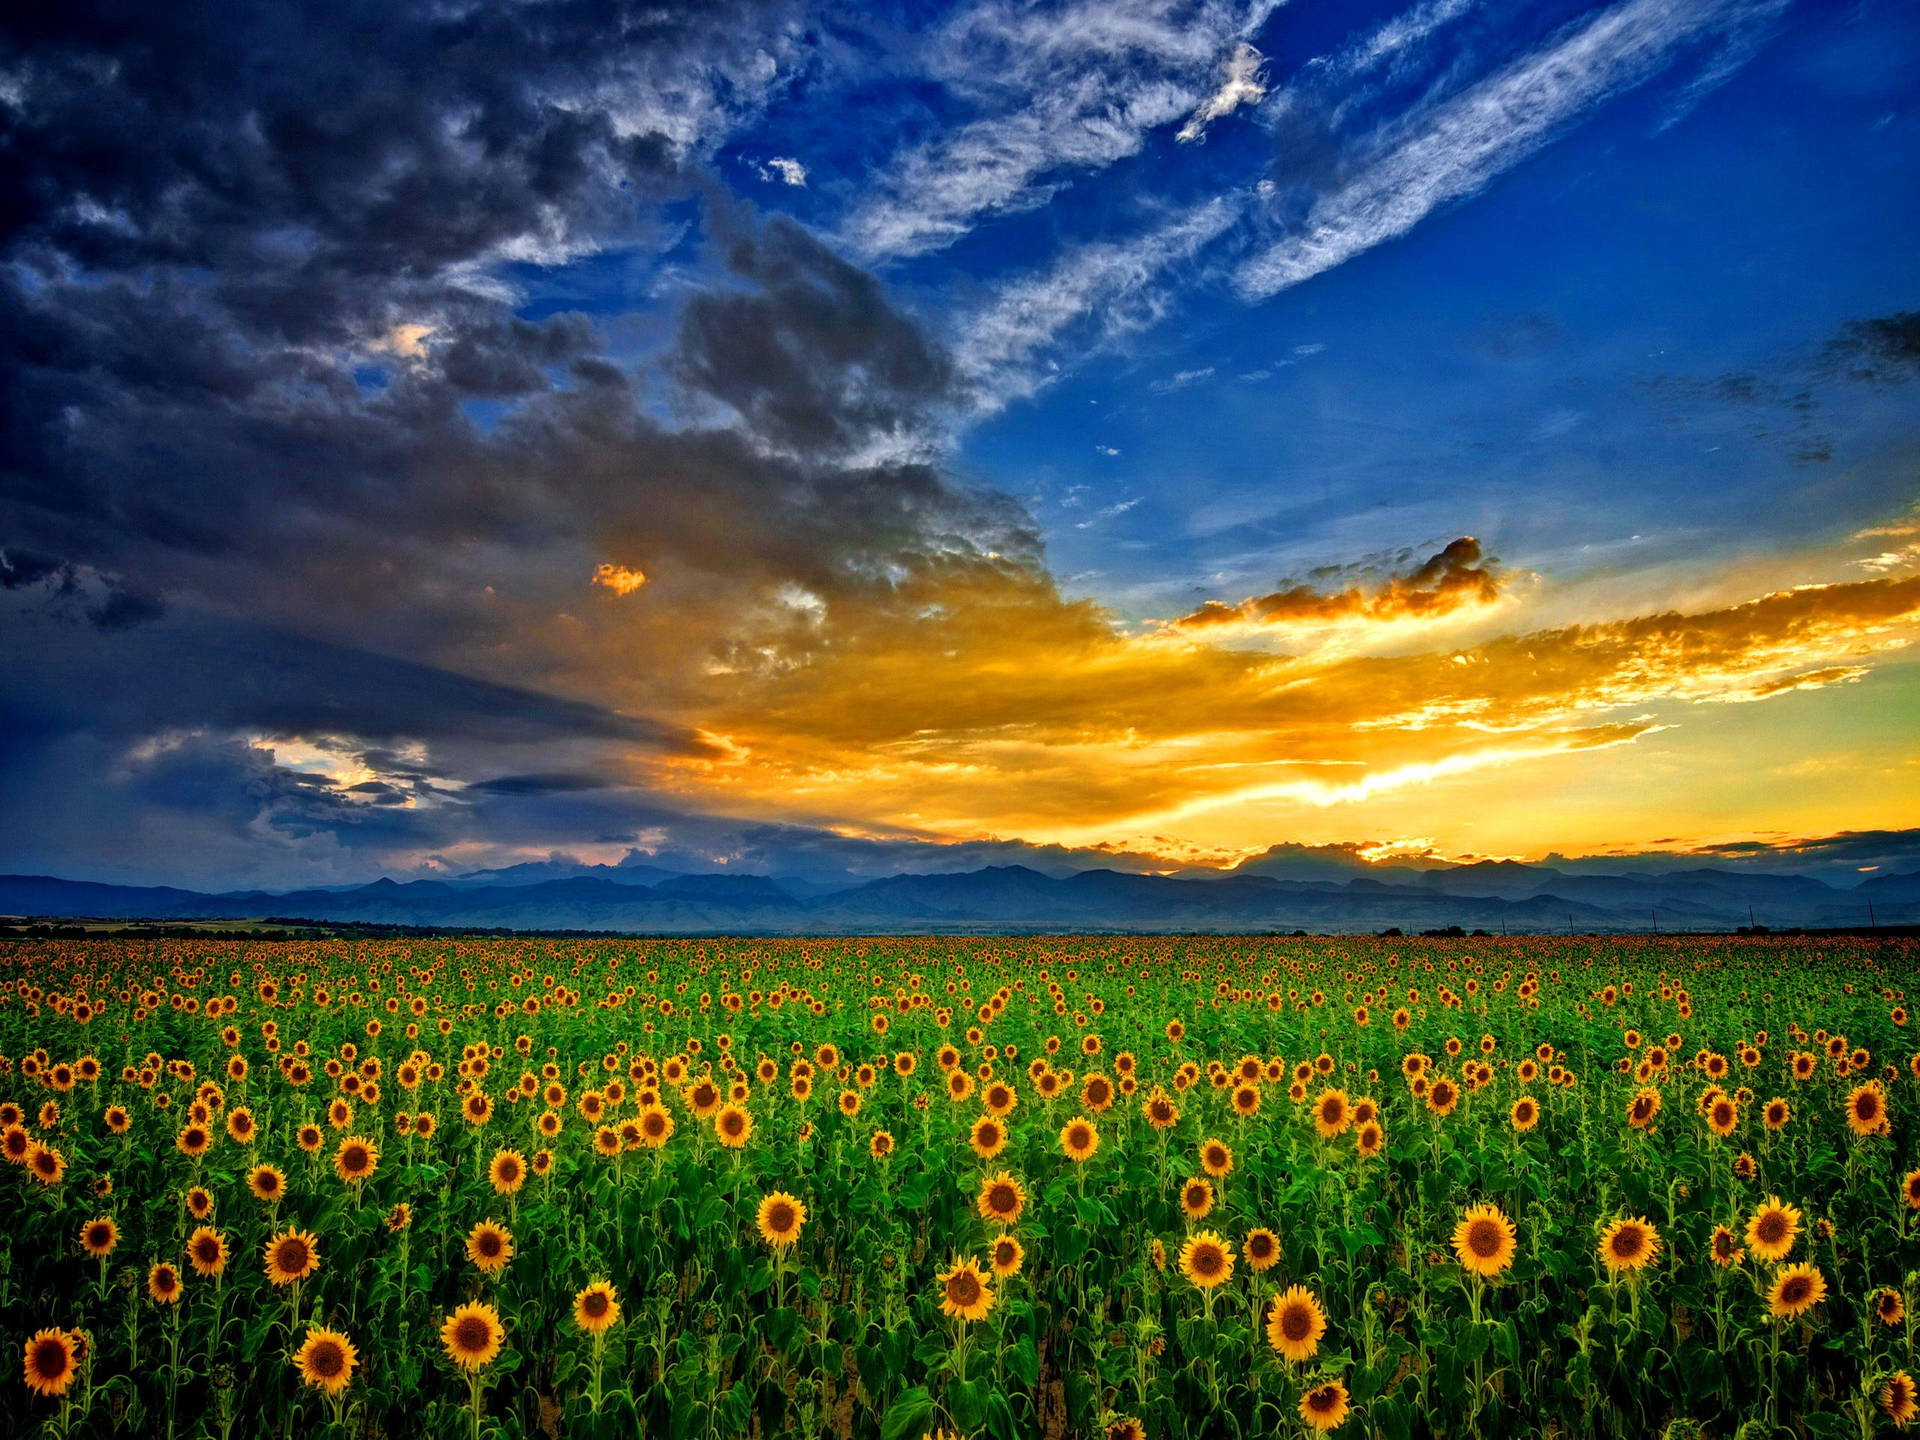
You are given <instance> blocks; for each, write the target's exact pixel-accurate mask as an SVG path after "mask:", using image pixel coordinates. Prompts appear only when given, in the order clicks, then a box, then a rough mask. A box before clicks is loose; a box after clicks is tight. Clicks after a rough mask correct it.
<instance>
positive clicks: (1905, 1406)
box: [28, 1330, 1920, 1430]
mask: <svg viewBox="0 0 1920 1440" xmlns="http://www.w3.org/2000/svg"><path fill="white" fill-rule="evenodd" d="M40 1333H41V1334H43V1335H44V1334H46V1333H47V1332H46V1331H44V1330H43V1331H41V1332H40ZM36 1338H37V1337H36ZM28 1343H29V1344H31V1343H32V1342H31V1341H29V1342H28ZM28 1383H29V1384H31V1383H32V1378H31V1377H29V1378H28ZM1879 1400H1880V1409H1881V1411H1882V1412H1883V1413H1884V1414H1885V1415H1886V1417H1887V1418H1888V1419H1889V1420H1891V1421H1893V1423H1894V1424H1895V1425H1897V1426H1899V1427H1900V1428H1901V1429H1902V1430H1904V1429H1906V1428H1907V1425H1908V1423H1909V1422H1910V1421H1911V1420H1912V1419H1913V1417H1914V1416H1915V1415H1920V1394H1917V1393H1916V1392H1915V1389H1914V1384H1913V1378H1912V1377H1911V1376H1909V1375H1908V1374H1907V1372H1906V1371H1904V1370H1896V1371H1894V1372H1893V1374H1891V1375H1889V1376H1888V1377H1887V1383H1886V1384H1884V1385H1882V1386H1881V1387H1880V1396H1879Z"/></svg>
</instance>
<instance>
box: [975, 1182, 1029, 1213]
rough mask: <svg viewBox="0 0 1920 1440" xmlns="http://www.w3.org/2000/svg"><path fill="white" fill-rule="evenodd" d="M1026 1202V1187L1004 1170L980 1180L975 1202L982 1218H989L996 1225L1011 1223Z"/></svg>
mask: <svg viewBox="0 0 1920 1440" xmlns="http://www.w3.org/2000/svg"><path fill="white" fill-rule="evenodd" d="M1026 1203H1027V1192H1026V1188H1025V1187H1024V1186H1022V1185H1021V1183H1020V1182H1019V1181H1018V1180H1016V1179H1015V1178H1014V1177H1013V1176H1012V1175H1010V1174H1008V1173H1007V1172H1006V1171H1005V1170H1002V1171H1001V1172H1000V1173H999V1174H997V1175H989V1176H988V1177H987V1178H986V1179H985V1180H982V1181H981V1182H980V1197H979V1200H978V1201H977V1202H976V1204H977V1206H978V1208H979V1211H980V1218H981V1219H982V1220H990V1221H992V1222H993V1223H994V1224H996V1225H1002V1226H1005V1225H1011V1224H1013V1223H1014V1221H1016V1220H1018V1219H1019V1218H1020V1211H1021V1210H1022V1209H1023V1208H1025V1206H1026Z"/></svg>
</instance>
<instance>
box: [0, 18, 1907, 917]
mask: <svg viewBox="0 0 1920 1440" xmlns="http://www.w3.org/2000/svg"><path fill="white" fill-rule="evenodd" d="M101 74H108V75H110V77H111V78H110V79H109V80H108V81H106V82H104V83H102V82H99V81H97V79H95V78H90V77H97V76H99V75H101ZM1916 75H1920V5H1916V4H1913V3H1889V0H1864V3H1859V4H1816V3H1809V0H1607V3H1552V4H1512V3H1508V4H1501V3H1476V0H1414V3H1399V4H1386V5H1371V4H1369V5H1358V4H1338V5H1334V4H1326V3H1321V0H1290V3H1285V4H1275V3H1270V0H1242V3H1226V0H1122V3H1091V0H1088V3H1050V4H1040V3H1031V4H1028V3H1013V0H973V3H961V4H957V5H953V6H946V7H925V6H902V7H896V8H889V9H886V10H879V9H875V8H873V7H844V8H843V7H834V6H818V5H807V4H803V3H788V0H765V3H754V4H744V5H740V6H729V7H707V6H689V7H675V6H667V7H643V6H630V5H628V4H626V3H624V0H554V3H551V4H546V5H540V6H531V7H517V8H514V9H512V10H498V11H493V10H488V11H481V12H473V13H470V14H453V13H450V12H445V11H441V10H437V9H435V8H433V7H429V6H424V5H411V4H396V5H376V4H372V3H370V0H369V3H367V4H360V5H348V6H346V7H343V8H341V9H338V10H336V11H333V12H328V13H321V12H317V11H312V10H309V9H305V8H302V7H298V6H292V5H287V6H273V5H268V6H262V7H258V8H257V9H255V10H253V11H250V12H249V13H248V14H247V15H246V16H245V17H242V18H238V19H235V20H233V22H232V23H229V24H221V25H218V26H209V25H205V24H202V23H201V22H200V21H199V20H196V19H195V17H193V16H191V15H186V14H171V13H160V12H154V13H125V14H120V13H110V12H106V11H101V12H98V13H94V12H91V11H89V10H87V9H85V8H82V9H81V10H79V11H77V12H75V13H74V14H72V15H64V14H63V15H60V16H51V15H47V16H41V17H38V18H33V19H30V20H21V21H12V22H8V25H7V27H6V28H5V29H4V31H0V157H3V158H5V159H6V160H7V161H8V168H9V171H10V173H11V175H12V176H13V177H14V178H13V179H12V180H11V181H10V182H8V184H7V185H6V186H5V187H0V283H3V284H4V294H0V301H4V311H5V313H6V314H7V315H8V316H9V323H8V325H7V326H6V328H5V329H4V330H0V344H3V345H4V347H5V359H6V362H7V369H8V372H9V374H10V377H11V378H10V379H9V381H8V389H7V392H6V401H7V408H8V410H9V412H10V413H11V414H12V415H13V416H14V417H15V419H14V420H13V422H11V423H10V424H9V425H8V426H7V427H5V428H4V429H3V430H0V447H3V448H4V454H3V455H0V462H3V463H0V582H4V584H3V585H0V605H4V606H5V609H4V611H0V621H4V623H5V624H6V625H7V627H8V630H9V632H10V638H14V639H16V641H17V651H18V653H19V654H20V656H21V657H22V659H21V662H20V665H21V668H20V681H21V683H20V685H19V686H17V687H15V691H14V695H13V697H12V698H10V699H9V700H8V701H6V702H5V704H4V706H0V722H3V723H4V724H5V726H6V727H7V729H8V732H9V733H10V735H11V736H12V737H13V738H14V741H15V743H14V744H13V745H12V746H11V747H10V749H9V755H8V758H7V759H6V760H5V761H4V762H0V809H3V810H4V812H5V813H6V814H7V815H8V816H9V817H10V819H12V820H13V821H14V822H15V823H12V824H10V825H9V826H8V827H6V829H7V831H8V832H9V839H8V840H7V841H6V842H5V844H6V848H5V850H4V851H0V863H4V864H5V865H6V866H7V867H8V868H12V869H16V870H20V869H30V870H57V871H60V872H61V873H73V874H81V873H84V874H88V875H97V876H99V877H100V878H115V879H170V880H177V881H184V882H188V883H201V882H214V881H222V882H225V881H249V882H261V883H278V882H287V883H298V882H302V881H306V880H334V879H339V880H346V879H358V878H365V877H367V876H370V875H372V874H377V873H446V872H450V871H455V870H458V869H461V868H468V867H476V866H480V865H497V864H504V863H513V862H515V861H517V860H521V859H526V858H529V857H534V858H537V857H539V856H543V855H546V854H548V853H563V854H568V855H580V856H584V857H588V858H595V859H611V858H618V856H620V855H622V854H625V853H627V852H629V851H632V850H639V851H642V852H644V853H649V854H652V853H666V852H668V851H671V852H673V853H675V854H677V855H680V856H681V858H682V859H683V860H685V859H688V857H693V859H695V860H703V863H710V864H715V865H722V864H739V863H744V862H745V859H746V858H747V857H752V858H753V860H754V863H765V864H771V865H775V866H777V864H778V863H779V854H780V853H781V846H783V845H785V846H789V847H800V848H806V847H808V846H814V845H817V844H824V843H828V842H827V841H825V840H823V839H822V838H821V837H839V839H841V840H845V841H847V842H848V843H854V842H857V843H858V844H859V845H862V846H868V847H870V848H868V849H866V850H863V851H861V854H862V856H863V857H865V858H863V859H862V860H861V862H860V863H862V864H866V865H870V866H882V867H884V865H886V864H891V863H912V864H915V865H920V866H922V867H924V866H927V865H938V864H941V863H944V861H943V857H946V856H950V855H954V854H958V853H960V852H958V851H957V850H954V849H953V848H952V847H954V846H958V845H962V844H966V845H973V846H978V845H982V844H987V845H999V846H1007V847H1013V849H1012V850H1009V851H1007V852H1006V853H1009V854H1012V853H1019V847H1022V846H1031V847H1047V846H1054V847H1065V848H1066V850H1067V851H1068V852H1071V853H1073V854H1076V855H1081V854H1084V855H1085V856H1088V857H1092V858H1095V859H1100V858H1105V859H1113V858H1114V857H1120V859H1119V860H1118V861H1116V863H1128V864H1139V865H1149V866H1152V865H1175V864H1188V863H1200V864H1215V865H1224V864H1231V863H1233V862H1234V861H1235V860H1236V859H1239V858H1242V857H1244V856H1247V855H1250V854H1255V853H1258V852H1259V851H1260V850H1262V849H1264V848H1265V847H1266V846H1268V845H1272V844H1282V843H1303V844H1353V845H1362V846H1367V845H1371V846H1383V847H1388V848H1390V849H1395V850H1398V851H1401V852H1406V853H1433V854H1438V855H1485V854H1497V855H1539V854H1544V853H1548V852H1550V851H1551V852H1559V853H1571V852H1595V853H1608V852H1621V853H1627V852H1633V853H1638V852H1640V851H1643V850H1646V849H1648V848H1649V847H1652V848H1656V849H1678V850H1683V851H1684V850H1687V849H1688V848H1689V847H1697V848H1701V849H1703V850H1711V849H1713V848H1714V847H1719V846H1725V845H1729V844H1736V843H1740V842H1742V841H1750V840H1754V839H1760V840H1762V841H1764V843H1765V844H1767V845H1776V844H1777V845H1781V846H1788V847H1791V845H1792V844H1793V843H1795V841H1796V840H1797V839H1800V838H1805V837H1810V836H1821V835H1832V834H1836V833H1841V832H1848V831H1854V830H1859V831H1866V830H1874V831H1879V830H1885V829H1893V828H1899V827H1900V826H1901V825H1903V824H1904V823H1905V822H1904V820H1903V818H1902V817H1903V815H1904V816H1909V817H1910V815H1911V813H1912V805H1913V803H1915V802H1916V801H1920V770H1916V769H1915V768H1914V767H1913V766H1912V765H1911V764H1910V763H1909V762H1906V761H1904V760H1903V759H1902V758H1901V750H1902V746H1901V744H1900V743H1899V739H1898V737H1899V735H1900V734H1902V733H1903V732H1906V731H1909V730H1910V727H1911V722H1912V720H1913V717H1914V711H1913V702H1912V696H1913V695H1914V694H1915V693H1916V692H1915V680H1914V673H1915V672H1914V669H1913V662H1912V661H1911V660H1910V659H1909V658H1907V656H1908V653H1909V652H1908V650H1907V646H1908V645H1909V642H1910V641H1911V639H1912V638H1913V637H1914V635H1915V633H1916V617H1920V579H1916V572H1917V571H1920V509H1916V506H1920V466H1917V465H1916V461H1917V460H1920V403H1917V402H1920V383H1916V382H1920V297H1917V295H1916V288H1915V283H1914V266H1913V263H1912V250H1913V246H1912V236H1913V235H1914V234H1915V233H1916V229H1917V228H1920V226H1917V224H1916V222H1920V183H1916V181H1920V85H1916V82H1915V80H1914V78H1913V77H1914V76H1916ZM123 692H125V693H123ZM1539 795H1551V796H1552V797H1554V798H1553V805H1552V809H1551V812H1550V813H1548V814H1542V813H1540V812H1539V811H1538V809H1537V807H1534V806H1532V805H1530V804H1529V803H1527V797H1529V796H1539ZM769 837H772V838H769ZM871 847H878V848H871ZM967 853H969V854H973V853H976V852H973V851H969V852H967ZM875 857H886V858H875Z"/></svg>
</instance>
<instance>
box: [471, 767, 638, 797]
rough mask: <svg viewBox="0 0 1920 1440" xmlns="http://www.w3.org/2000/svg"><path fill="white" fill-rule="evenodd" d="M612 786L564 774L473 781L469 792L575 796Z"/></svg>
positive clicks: (599, 777) (593, 777)
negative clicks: (581, 792) (584, 791)
mask: <svg viewBox="0 0 1920 1440" xmlns="http://www.w3.org/2000/svg"><path fill="white" fill-rule="evenodd" d="M610 783H611V782H610V781H609V780H608V778H607V777H606V776H604V775H592V774H580V773H577V772H567V771H561V772H559V773H554V774H544V775H495V776H493V777H492V778H490V779H486V780H470V781H468V782H467V787H466V788H467V789H469V790H476V791H478V792H480V793H481V794H483V795H574V794H578V793H579V792H580V791H582V790H605V789H607V788H608V786H609V784H610Z"/></svg>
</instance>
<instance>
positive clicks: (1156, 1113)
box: [1140, 1085, 1180, 1130]
mask: <svg viewBox="0 0 1920 1440" xmlns="http://www.w3.org/2000/svg"><path fill="white" fill-rule="evenodd" d="M1140 1113H1141V1114H1142V1115H1144V1116H1146V1119H1147V1123H1148V1124H1149V1125H1151V1126H1152V1127H1153V1128H1154V1129H1156V1130H1171V1129H1172V1128H1173V1127H1174V1126H1175V1125H1176V1124H1178V1123H1179V1120H1180V1108H1179V1107H1178V1106H1177V1105H1175V1104H1174V1103H1173V1100H1172V1099H1171V1098H1170V1097H1169V1096H1168V1094H1167V1092H1166V1091H1164V1090H1162V1089H1161V1088H1160V1087H1159V1086H1157V1085H1156V1086H1154V1088H1153V1093H1152V1094H1151V1095H1149V1096H1147V1098H1146V1099H1145V1100H1144V1101H1143V1102H1141V1105H1140Z"/></svg>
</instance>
